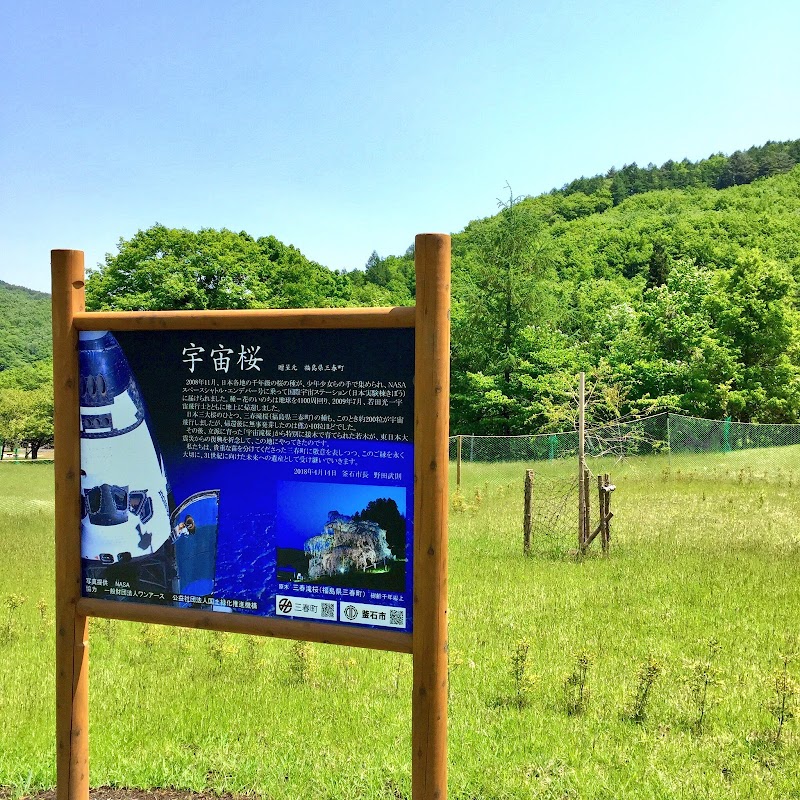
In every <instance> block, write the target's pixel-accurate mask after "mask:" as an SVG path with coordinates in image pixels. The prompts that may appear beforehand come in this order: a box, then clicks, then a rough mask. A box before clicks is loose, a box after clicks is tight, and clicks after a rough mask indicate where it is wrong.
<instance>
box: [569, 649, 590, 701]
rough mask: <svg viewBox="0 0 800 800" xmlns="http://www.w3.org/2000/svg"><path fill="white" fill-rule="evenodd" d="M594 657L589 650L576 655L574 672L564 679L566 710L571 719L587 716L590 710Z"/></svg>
mask: <svg viewBox="0 0 800 800" xmlns="http://www.w3.org/2000/svg"><path fill="white" fill-rule="evenodd" d="M593 663H594V656H593V655H592V653H590V652H589V651H588V650H586V649H584V650H580V651H579V652H578V653H576V655H575V660H574V662H573V667H572V672H570V674H569V675H567V677H566V678H565V679H564V708H565V709H566V711H567V714H569V715H570V716H571V717H577V716H581V715H582V714H585V713H586V711H587V709H588V708H589V698H590V696H591V693H590V691H589V670H590V669H591V667H592V664H593Z"/></svg>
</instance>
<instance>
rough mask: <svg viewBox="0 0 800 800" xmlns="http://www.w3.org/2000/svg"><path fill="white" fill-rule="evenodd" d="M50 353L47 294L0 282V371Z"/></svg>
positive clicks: (48, 298) (44, 357)
mask: <svg viewBox="0 0 800 800" xmlns="http://www.w3.org/2000/svg"><path fill="white" fill-rule="evenodd" d="M51 356H52V334H51V322H50V295H49V294H45V293H44V292H35V291H33V290H32V289H25V288H23V287H22V286H13V285H11V284H10V283H5V282H4V281H0V371H2V370H5V369H10V368H12V367H21V366H24V365H26V364H33V363H35V362H37V361H42V360H44V359H48V358H50V357H51Z"/></svg>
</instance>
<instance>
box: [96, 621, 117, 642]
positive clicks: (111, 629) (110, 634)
mask: <svg viewBox="0 0 800 800" xmlns="http://www.w3.org/2000/svg"><path fill="white" fill-rule="evenodd" d="M91 626H92V627H91V634H92V635H94V634H95V633H97V635H98V636H99V637H100V638H101V639H105V641H106V642H108V643H109V644H113V643H114V642H115V641H116V638H117V626H116V624H115V623H114V620H113V619H104V618H103V617H93V618H92V621H91Z"/></svg>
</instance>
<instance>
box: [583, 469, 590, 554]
mask: <svg viewBox="0 0 800 800" xmlns="http://www.w3.org/2000/svg"><path fill="white" fill-rule="evenodd" d="M589 481H590V476H589V470H588V469H585V468H584V470H583V503H584V505H583V547H584V550H585V549H586V548H588V546H589V537H590V536H591V530H592V522H591V520H592V514H591V511H592V502H591V499H590V498H591V495H590V494H589V491H590V485H589Z"/></svg>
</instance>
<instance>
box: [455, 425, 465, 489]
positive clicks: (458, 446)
mask: <svg viewBox="0 0 800 800" xmlns="http://www.w3.org/2000/svg"><path fill="white" fill-rule="evenodd" d="M463 441H464V437H463V436H459V437H458V438H457V439H456V486H457V487H458V488H459V489H460V488H461V445H462V443H463Z"/></svg>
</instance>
